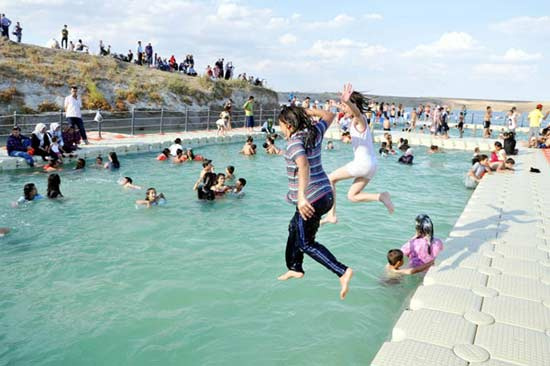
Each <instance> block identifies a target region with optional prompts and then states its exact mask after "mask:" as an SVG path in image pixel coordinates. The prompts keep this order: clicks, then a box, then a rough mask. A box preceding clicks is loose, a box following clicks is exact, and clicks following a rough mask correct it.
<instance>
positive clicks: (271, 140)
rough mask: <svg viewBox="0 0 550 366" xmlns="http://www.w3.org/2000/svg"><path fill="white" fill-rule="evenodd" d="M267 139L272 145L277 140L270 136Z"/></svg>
mask: <svg viewBox="0 0 550 366" xmlns="http://www.w3.org/2000/svg"><path fill="white" fill-rule="evenodd" d="M266 141H267V142H269V143H270V144H271V145H273V144H274V143H275V140H273V139H272V138H271V137H270V136H267V137H266Z"/></svg>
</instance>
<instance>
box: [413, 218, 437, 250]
mask: <svg viewBox="0 0 550 366" xmlns="http://www.w3.org/2000/svg"><path fill="white" fill-rule="evenodd" d="M415 221H416V237H417V238H425V239H426V241H427V242H428V254H430V255H431V254H432V241H433V239H434V225H433V223H432V219H430V216H428V215H426V214H420V215H418V216H416V219H415Z"/></svg>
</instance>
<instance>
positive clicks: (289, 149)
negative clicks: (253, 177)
mask: <svg viewBox="0 0 550 366" xmlns="http://www.w3.org/2000/svg"><path fill="white" fill-rule="evenodd" d="M314 128H316V129H317V138H316V140H315V147H314V148H313V149H309V150H307V151H306V148H305V146H304V132H297V133H295V134H294V135H292V136H291V137H290V139H289V141H288V144H287V146H286V152H285V160H286V173H287V176H288V193H287V196H286V200H287V201H288V202H289V203H292V204H296V203H297V202H298V166H297V165H296V159H297V158H298V157H300V156H307V160H308V163H309V184H308V186H307V188H306V192H305V193H306V198H307V200H308V201H309V202H310V203H313V202H315V201H317V200H319V199H320V198H322V197H323V196H325V195H326V194H327V193H330V192H332V188H331V186H330V181H329V179H328V176H327V174H326V173H325V171H324V170H323V165H322V163H321V151H322V143H323V135H324V134H325V131H326V130H327V123H326V122H325V121H323V120H320V121H319V122H318V123H317V124H315V125H314Z"/></svg>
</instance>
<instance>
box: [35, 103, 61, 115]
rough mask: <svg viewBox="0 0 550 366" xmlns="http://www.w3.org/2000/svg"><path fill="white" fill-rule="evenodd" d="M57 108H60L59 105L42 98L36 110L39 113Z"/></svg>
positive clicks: (53, 110)
mask: <svg viewBox="0 0 550 366" xmlns="http://www.w3.org/2000/svg"><path fill="white" fill-rule="evenodd" d="M59 110H61V107H60V106H59V105H57V104H56V103H54V102H50V101H48V100H44V101H42V103H40V104H39V105H38V112H40V113H44V112H58V111H59Z"/></svg>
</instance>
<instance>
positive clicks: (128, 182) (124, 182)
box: [118, 177, 141, 189]
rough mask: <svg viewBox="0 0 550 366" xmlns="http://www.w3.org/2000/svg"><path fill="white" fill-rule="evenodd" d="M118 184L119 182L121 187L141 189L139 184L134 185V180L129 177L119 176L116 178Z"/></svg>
mask: <svg viewBox="0 0 550 366" xmlns="http://www.w3.org/2000/svg"><path fill="white" fill-rule="evenodd" d="M118 184H120V185H121V186H122V187H124V188H128V189H141V187H140V186H136V185H135V184H134V181H133V180H132V178H130V177H124V178H120V179H119V180H118Z"/></svg>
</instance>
